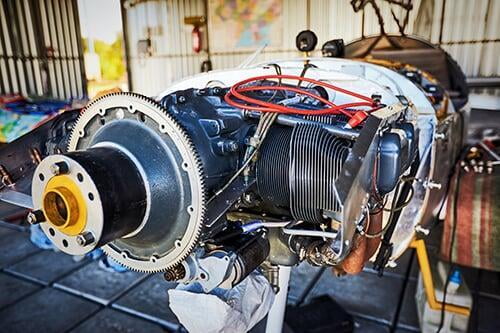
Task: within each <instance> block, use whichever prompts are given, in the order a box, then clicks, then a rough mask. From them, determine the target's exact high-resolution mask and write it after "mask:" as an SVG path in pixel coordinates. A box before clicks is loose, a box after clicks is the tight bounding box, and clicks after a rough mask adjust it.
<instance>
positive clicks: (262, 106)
mask: <svg viewBox="0 0 500 333" xmlns="http://www.w3.org/2000/svg"><path fill="white" fill-rule="evenodd" d="M260 90H285V91H294V92H296V93H298V94H303V95H307V96H309V97H312V98H315V99H317V100H319V101H320V102H322V103H324V104H327V105H329V106H330V108H326V109H318V110H304V109H297V108H292V107H288V106H284V105H280V104H275V103H269V102H265V101H261V100H258V101H259V102H258V103H254V102H253V98H250V97H248V96H245V95H243V94H240V93H239V92H247V91H260ZM234 96H235V97H236V98H238V99H241V100H244V101H246V102H247V103H251V104H258V105H259V106H253V105H247V104H241V103H238V102H235V101H233V100H231V97H230V95H229V93H228V94H226V96H225V98H224V99H225V101H226V102H227V103H228V104H230V105H232V106H235V107H238V108H241V109H251V110H257V111H264V112H279V113H289V114H302V115H311V114H315V115H324V114H339V113H343V114H345V115H346V116H347V117H351V116H352V112H348V111H346V110H344V109H345V108H351V107H359V106H372V104H371V103H368V102H355V103H348V104H343V105H335V104H333V103H332V102H330V101H329V100H327V99H324V98H323V97H321V96H318V95H315V94H313V93H311V92H309V91H307V90H303V89H300V88H296V87H286V86H251V87H245V88H239V90H238V92H236V93H235V94H234Z"/></svg>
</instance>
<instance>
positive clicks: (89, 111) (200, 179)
mask: <svg viewBox="0 0 500 333" xmlns="http://www.w3.org/2000/svg"><path fill="white" fill-rule="evenodd" d="M115 96H120V97H124V98H127V97H131V98H135V99H140V100H142V101H144V102H147V103H148V104H150V105H151V106H152V107H154V108H157V109H158V110H160V111H161V112H162V113H163V114H164V116H165V118H166V120H167V121H169V122H170V123H171V124H172V125H173V126H174V127H175V128H176V129H177V134H178V135H179V136H180V137H181V141H182V142H183V143H184V146H185V148H186V149H187V150H188V152H189V153H190V154H191V156H192V160H193V162H194V168H193V169H195V172H194V174H195V178H196V180H195V181H196V183H197V187H198V188H199V190H200V196H199V204H198V208H199V209H198V212H199V213H198V217H199V219H198V221H197V225H196V230H195V231H194V233H193V236H192V237H191V239H190V241H189V244H188V245H187V246H186V248H185V249H184V251H183V253H181V254H180V255H179V256H177V258H175V259H174V260H172V261H171V262H169V263H168V264H167V265H165V266H163V267H154V268H152V269H146V270H144V269H140V268H139V267H135V266H133V265H129V264H128V261H127V260H124V259H123V258H121V256H120V255H119V253H117V251H115V250H111V251H110V250H109V249H111V247H109V246H103V247H102V249H103V251H104V253H105V254H106V255H108V256H110V257H111V258H113V259H114V260H116V261H117V262H119V263H120V264H121V265H122V266H124V267H126V268H127V269H129V270H132V271H135V272H141V273H159V272H165V271H168V270H172V269H173V268H175V267H176V266H178V265H179V264H181V263H182V262H183V261H184V260H185V259H186V258H187V257H188V256H189V255H190V254H191V253H192V252H193V250H194V249H195V247H196V246H197V245H198V241H199V239H200V236H201V232H202V231H203V228H204V225H205V219H206V204H207V197H206V195H207V194H206V184H205V178H204V175H205V172H204V168H203V163H202V161H201V158H200V156H199V154H198V152H197V150H196V147H195V146H194V144H193V142H192V140H191V138H190V137H189V135H188V134H187V131H186V129H185V128H184V126H182V124H181V123H180V122H179V121H178V120H177V118H176V117H175V115H173V114H172V113H171V112H170V111H168V110H167V109H166V108H165V107H164V106H163V105H161V104H160V103H158V102H156V101H154V100H152V99H151V98H148V97H146V96H143V95H140V94H137V93H132V92H116V93H110V94H107V95H104V96H101V97H99V98H97V99H95V100H93V101H91V102H90V103H89V104H87V105H86V106H85V108H83V110H82V111H81V112H80V115H79V116H78V118H77V120H76V122H75V126H74V128H73V130H72V132H71V134H70V139H69V143H68V151H73V150H75V149H76V148H77V146H78V141H79V133H78V131H79V129H80V128H81V127H82V126H83V127H85V126H86V124H87V122H89V121H90V120H91V119H92V118H93V117H94V116H95V115H96V114H97V112H98V110H99V109H98V108H96V107H95V106H96V105H97V104H98V103H100V102H102V101H103V100H106V99H109V98H112V97H115Z"/></svg>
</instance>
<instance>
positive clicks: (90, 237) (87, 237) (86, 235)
mask: <svg viewBox="0 0 500 333" xmlns="http://www.w3.org/2000/svg"><path fill="white" fill-rule="evenodd" d="M76 242H77V243H78V245H80V246H87V245H90V244H92V243H94V242H95V237H94V234H92V233H91V232H90V231H84V232H82V233H81V234H79V235H78V236H76Z"/></svg>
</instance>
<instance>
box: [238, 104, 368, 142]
mask: <svg viewBox="0 0 500 333" xmlns="http://www.w3.org/2000/svg"><path fill="white" fill-rule="evenodd" d="M245 114H246V115H247V116H249V117H250V118H257V119H258V118H260V115H261V113H260V112H258V111H247V112H246V113H245ZM276 123H278V124H280V125H285V126H290V127H293V126H295V125H297V124H298V123H302V124H318V123H317V122H314V121H310V120H307V119H302V118H298V117H295V116H289V115H286V114H280V115H279V116H278V118H276ZM321 126H322V127H323V128H324V129H325V130H326V131H328V132H330V133H332V134H333V135H336V136H338V137H341V138H344V139H349V140H355V139H356V138H357V137H359V132H358V131H356V130H353V129H349V128H343V127H340V126H335V125H330V124H321Z"/></svg>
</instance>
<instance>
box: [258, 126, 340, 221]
mask: <svg viewBox="0 0 500 333" xmlns="http://www.w3.org/2000/svg"><path fill="white" fill-rule="evenodd" d="M269 138H270V139H269V140H267V141H266V143H264V145H263V147H262V152H261V156H260V159H259V161H258V163H257V185H258V188H259V192H260V194H261V196H262V197H263V199H264V200H267V201H269V202H271V203H274V204H275V205H278V206H282V207H287V208H289V209H290V211H291V214H292V216H293V218H294V219H296V220H303V221H307V222H314V223H321V222H323V221H324V220H325V217H324V211H328V212H339V211H340V204H339V202H338V200H337V197H336V194H335V192H336V190H335V180H336V179H337V177H338V176H339V174H340V170H341V168H342V165H343V163H344V161H345V159H346V158H347V154H348V153H349V143H348V142H347V141H345V140H342V139H339V138H337V137H335V136H334V135H332V134H330V133H329V132H327V131H326V130H324V129H323V128H322V127H321V125H310V124H298V125H296V126H295V127H294V128H293V129H291V128H277V129H274V130H272V131H271V132H270V133H269Z"/></svg>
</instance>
